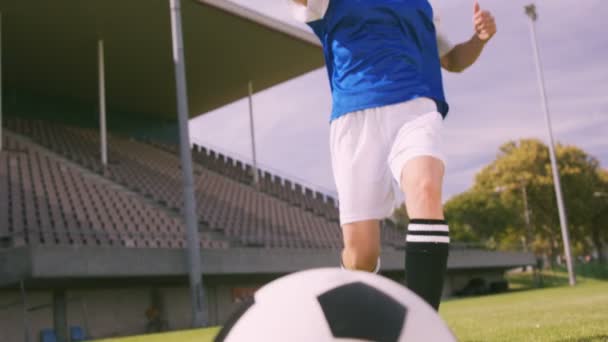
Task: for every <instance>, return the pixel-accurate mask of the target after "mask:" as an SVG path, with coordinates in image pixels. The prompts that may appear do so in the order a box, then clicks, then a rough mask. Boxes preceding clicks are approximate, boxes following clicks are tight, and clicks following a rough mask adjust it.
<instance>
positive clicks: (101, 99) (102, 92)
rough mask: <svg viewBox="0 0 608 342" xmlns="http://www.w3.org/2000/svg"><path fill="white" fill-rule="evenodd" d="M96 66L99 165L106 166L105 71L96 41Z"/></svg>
mask: <svg viewBox="0 0 608 342" xmlns="http://www.w3.org/2000/svg"><path fill="white" fill-rule="evenodd" d="M97 64H98V69H99V135H100V139H99V141H100V149H101V163H102V164H103V166H106V165H108V140H107V129H106V70H105V56H104V51H103V40H102V39H100V40H98V41H97Z"/></svg>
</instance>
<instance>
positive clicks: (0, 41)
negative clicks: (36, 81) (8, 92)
mask: <svg viewBox="0 0 608 342" xmlns="http://www.w3.org/2000/svg"><path fill="white" fill-rule="evenodd" d="M2 100H3V97H2V12H0V151H2V142H3V139H4V137H3V136H2V131H3V128H2Z"/></svg>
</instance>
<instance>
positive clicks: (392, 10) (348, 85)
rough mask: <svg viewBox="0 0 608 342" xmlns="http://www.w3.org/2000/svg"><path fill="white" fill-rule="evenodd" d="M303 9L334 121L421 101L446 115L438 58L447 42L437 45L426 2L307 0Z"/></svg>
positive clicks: (429, 7)
mask: <svg viewBox="0 0 608 342" xmlns="http://www.w3.org/2000/svg"><path fill="white" fill-rule="evenodd" d="M300 10H302V11H305V13H304V14H303V16H304V17H303V20H305V21H306V22H307V23H308V25H309V26H310V27H311V28H312V29H313V31H314V32H315V34H316V35H317V37H318V38H319V40H320V41H321V44H322V45H323V53H324V56H325V61H326V67H327V72H328V76H329V82H330V87H331V92H332V102H333V106H332V107H333V108H332V114H331V120H334V119H336V118H338V117H340V116H342V115H345V114H347V113H350V112H354V111H359V110H363V109H368V108H374V107H381V106H386V105H391V104H395V103H399V102H404V101H408V100H411V99H414V98H417V97H428V98H431V99H433V100H434V101H435V102H436V104H437V108H438V111H439V112H440V113H441V114H442V115H443V116H445V115H447V112H448V108H449V107H448V103H447V101H446V99H445V95H444V91H443V82H442V76H441V64H440V58H439V56H440V52H439V48H440V47H442V49H443V50H445V49H446V48H447V47H446V45H447V43H445V40H444V41H441V40H440V41H439V42H440V44H439V45H438V36H439V35H438V32H437V30H436V27H435V19H436V18H435V16H434V14H433V8H432V7H431V5H430V3H429V2H428V0H308V7H307V8H305V7H303V6H301V8H300ZM442 44H443V45H442ZM442 52H443V51H442Z"/></svg>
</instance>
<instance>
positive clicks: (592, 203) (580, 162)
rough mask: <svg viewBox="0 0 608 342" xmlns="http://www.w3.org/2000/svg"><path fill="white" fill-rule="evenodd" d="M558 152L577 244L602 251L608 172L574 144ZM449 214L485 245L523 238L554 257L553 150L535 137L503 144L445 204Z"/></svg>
mask: <svg viewBox="0 0 608 342" xmlns="http://www.w3.org/2000/svg"><path fill="white" fill-rule="evenodd" d="M556 154H557V159H558V168H559V172H560V177H561V182H562V188H563V195H564V202H565V206H566V209H567V214H568V219H569V229H570V235H571V237H572V240H573V243H574V244H577V246H580V248H578V249H577V250H579V251H580V252H581V253H588V252H589V251H591V250H592V249H593V248H595V249H597V250H601V248H602V247H603V244H602V241H603V239H605V238H606V222H608V221H607V220H608V219H607V218H606V215H607V214H606V213H607V212H608V210H606V200H608V198H605V197H598V196H594V193H596V192H597V191H598V189H604V188H605V187H606V184H608V182H607V181H606V179H607V178H608V176H606V172H605V171H604V170H601V169H600V168H599V162H598V161H597V160H596V159H595V158H593V157H591V156H589V155H588V154H586V153H585V152H584V151H582V150H581V149H579V148H577V147H575V146H563V145H558V146H557V147H556ZM607 192H608V191H607ZM526 208H527V209H528V210H527V211H526ZM446 215H447V216H449V219H450V225H451V226H452V227H454V226H456V227H465V226H469V227H470V228H471V229H472V230H473V235H474V236H476V237H477V238H479V239H480V240H483V241H485V242H486V243H491V242H492V241H494V243H495V244H496V246H497V247H501V246H502V247H503V248H507V247H512V246H513V245H514V244H516V243H517V241H519V240H522V238H523V241H524V244H525V246H526V247H528V248H530V249H531V250H533V251H534V252H535V253H537V254H548V255H549V256H550V257H551V260H552V261H553V260H555V257H556V256H557V255H560V254H561V251H562V248H561V233H560V222H559V216H558V211H557V202H556V199H555V191H554V186H553V176H552V169H551V164H550V159H549V151H548V148H547V147H546V146H545V145H544V144H543V143H542V142H540V141H539V140H535V139H524V140H520V141H518V142H515V141H511V142H508V143H506V144H504V145H502V146H501V147H500V149H499V153H498V155H497V157H496V159H495V160H494V161H493V162H492V163H490V164H489V165H487V166H486V167H484V168H483V169H482V170H481V171H480V172H479V173H478V174H477V175H476V178H475V184H474V185H473V187H472V188H471V189H470V190H469V191H468V192H466V193H464V194H461V195H460V196H456V197H455V198H453V199H452V200H450V201H449V202H448V203H447V204H446ZM589 240H591V241H592V242H591V243H589Z"/></svg>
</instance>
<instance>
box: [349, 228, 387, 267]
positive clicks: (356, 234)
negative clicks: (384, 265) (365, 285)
mask: <svg viewBox="0 0 608 342" xmlns="http://www.w3.org/2000/svg"><path fill="white" fill-rule="evenodd" d="M342 234H343V237H344V249H343V250H342V265H343V266H344V267H345V268H347V269H351V270H362V271H369V272H376V271H378V268H379V266H380V265H379V264H378V263H379V257H380V222H379V221H378V220H367V221H359V222H353V223H348V224H344V225H342Z"/></svg>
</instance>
